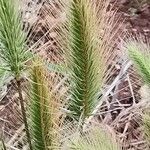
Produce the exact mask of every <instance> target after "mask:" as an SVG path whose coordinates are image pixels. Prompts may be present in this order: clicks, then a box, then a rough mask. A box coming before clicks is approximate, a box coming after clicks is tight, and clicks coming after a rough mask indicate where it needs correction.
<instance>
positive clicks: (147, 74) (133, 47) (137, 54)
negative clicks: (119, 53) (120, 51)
mask: <svg viewBox="0 0 150 150" xmlns="http://www.w3.org/2000/svg"><path fill="white" fill-rule="evenodd" d="M126 49H127V51H128V55H129V57H130V58H131V60H132V61H133V63H134V64H135V67H136V68H137V70H138V71H139V73H140V75H141V76H142V78H143V80H144V81H145V83H146V84H147V85H150V46H149V44H148V43H147V44H146V43H144V41H143V39H142V38H140V37H139V39H138V40H134V39H131V41H130V42H127V43H126Z"/></svg>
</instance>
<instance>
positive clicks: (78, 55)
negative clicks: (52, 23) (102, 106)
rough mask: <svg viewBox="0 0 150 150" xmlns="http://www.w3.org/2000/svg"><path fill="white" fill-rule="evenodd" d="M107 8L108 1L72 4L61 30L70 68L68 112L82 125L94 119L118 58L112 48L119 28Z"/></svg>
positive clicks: (87, 0) (76, 0)
mask: <svg viewBox="0 0 150 150" xmlns="http://www.w3.org/2000/svg"><path fill="white" fill-rule="evenodd" d="M108 5H109V0H101V1H99V2H98V4H96V3H95V2H94V1H90V0H72V1H71V2H70V3H69V4H68V3H67V9H66V22H65V23H64V26H62V27H61V30H62V39H61V40H60V42H59V44H60V46H61V47H62V49H63V52H64V55H65V58H64V60H65V61H66V64H67V65H66V66H67V67H68V68H69V70H68V72H69V73H68V74H69V79H70V93H71V98H70V100H69V110H70V111H71V112H72V117H73V118H74V119H75V120H78V121H79V120H80V119H81V120H82V122H84V120H85V118H88V117H89V116H91V115H92V113H93V111H94V109H95V108H96V105H98V103H99V97H100V95H101V89H102V87H103V85H104V82H105V81H106V80H105V79H106V78H109V77H108V76H109V74H110V71H111V69H110V70H107V68H108V65H109V63H111V61H112V59H113V58H114V55H115V51H113V46H114V44H115V43H116V41H117V40H115V38H114V37H115V36H116V33H117V31H118V28H119V27H118V28H117V29H115V28H114V26H115V25H114V16H115V12H112V14H109V15H110V16H111V18H110V17H108V14H107V9H108ZM58 34H59V35H60V33H58ZM108 62H109V63H108ZM113 65H114V64H111V67H113ZM106 70H107V71H106Z"/></svg>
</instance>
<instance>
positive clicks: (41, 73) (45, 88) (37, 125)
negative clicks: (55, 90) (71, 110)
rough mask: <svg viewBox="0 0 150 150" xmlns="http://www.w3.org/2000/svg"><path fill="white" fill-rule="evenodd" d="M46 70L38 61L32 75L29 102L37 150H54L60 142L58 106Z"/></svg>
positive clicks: (34, 143) (32, 131)
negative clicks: (57, 130) (58, 134)
mask: <svg viewBox="0 0 150 150" xmlns="http://www.w3.org/2000/svg"><path fill="white" fill-rule="evenodd" d="M45 68H46V67H45V66H44V65H43V64H42V62H41V61H40V60H38V59H37V60H35V61H34V64H33V68H32V73H31V76H32V81H31V84H32V85H31V87H32V88H31V94H30V95H31V96H30V101H29V107H30V109H29V116H30V122H31V123H30V127H31V133H32V134H31V135H32V138H33V148H34V149H35V150H41V149H42V150H48V149H54V147H56V146H58V145H57V144H55V143H57V140H58V139H57V135H56V133H55V129H56V128H57V127H58V126H57V125H58V124H59V123H60V122H59V120H57V119H58V116H57V115H58V114H59V112H58V109H57V108H58V105H57V101H56V98H55V96H53V95H52V94H50V93H51V92H50V89H49V86H51V83H50V82H49V81H48V79H47V75H48V74H47V71H46V69H45ZM48 83H50V84H48ZM56 110H57V112H56ZM57 113H58V114H57ZM56 124H57V125H56Z"/></svg>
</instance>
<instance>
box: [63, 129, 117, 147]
mask: <svg viewBox="0 0 150 150" xmlns="http://www.w3.org/2000/svg"><path fill="white" fill-rule="evenodd" d="M92 149H93V150H120V147H119V144H118V143H117V141H116V139H112V137H111V134H110V133H109V132H108V131H107V132H106V131H105V130H103V128H98V127H91V128H90V129H89V130H88V131H86V132H85V133H84V134H82V135H80V134H79V133H75V134H72V137H71V139H70V140H69V141H68V142H66V146H65V147H64V149H63V150H92Z"/></svg>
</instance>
